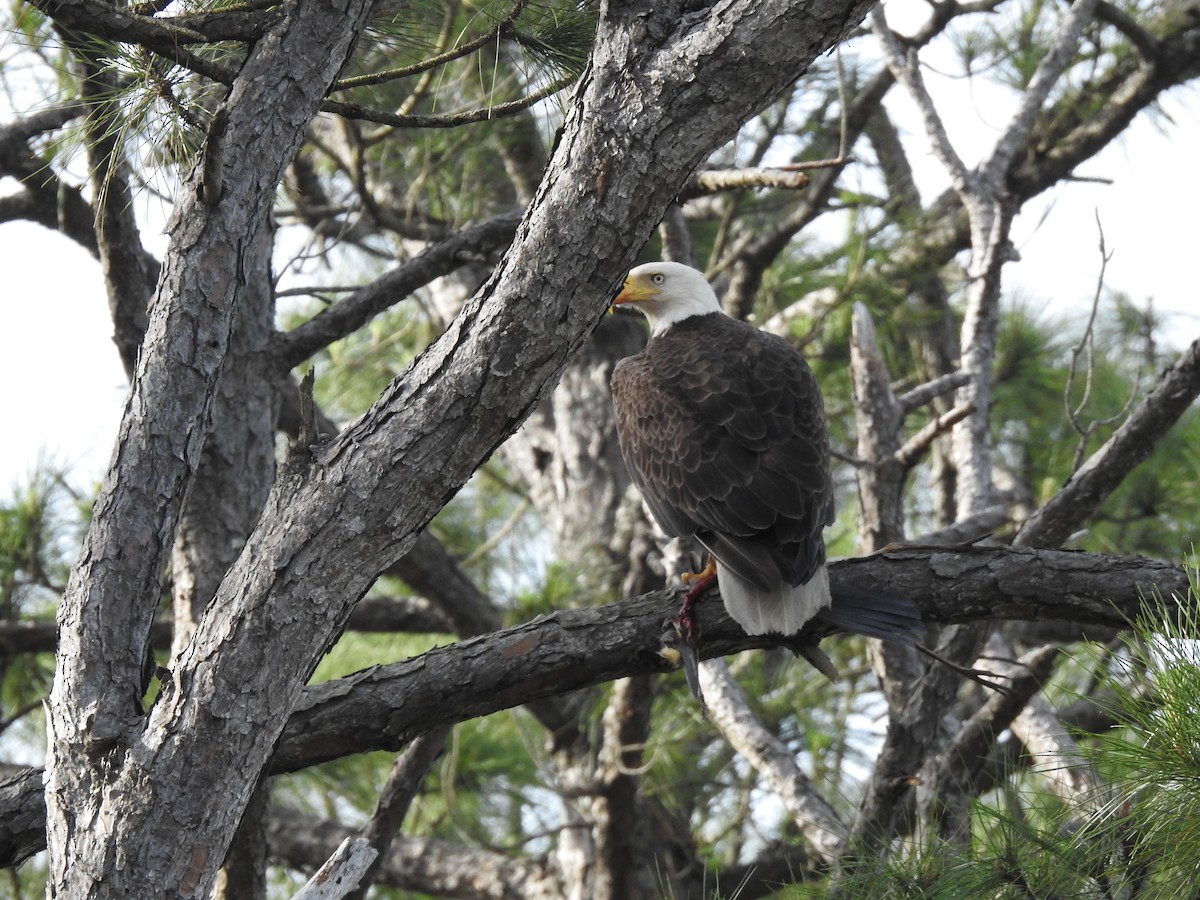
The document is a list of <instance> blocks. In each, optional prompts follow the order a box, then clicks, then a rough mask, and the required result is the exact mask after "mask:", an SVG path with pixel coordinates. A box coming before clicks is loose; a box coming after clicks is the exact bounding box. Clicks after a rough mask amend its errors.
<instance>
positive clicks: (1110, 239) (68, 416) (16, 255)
mask: <svg viewBox="0 0 1200 900" xmlns="http://www.w3.org/2000/svg"><path fill="white" fill-rule="evenodd" d="M927 77H929V76H927ZM931 89H934V90H935V92H936V96H937V98H938V99H939V101H940V100H942V99H943V98H945V99H948V100H949V101H950V102H952V103H953V104H954V108H955V109H956V115H955V116H954V117H953V119H952V120H951V121H949V122H948V127H949V130H950V134H951V138H952V139H953V140H954V142H955V145H956V147H957V148H958V150H959V152H960V154H961V155H962V156H963V157H964V159H965V160H966V161H967V162H968V164H972V163H974V162H976V161H977V159H978V156H979V154H980V153H982V152H984V151H985V150H986V149H987V148H988V147H989V146H990V145H991V143H992V142H993V141H994V140H995V137H996V134H997V131H998V128H999V127H1001V126H1002V125H1003V123H1004V117H1005V113H1007V111H1008V109H1009V108H1010V107H1009V106H1008V105H1007V104H1006V103H1005V102H1003V101H998V100H997V98H995V97H988V98H981V97H979V96H978V95H977V93H976V92H977V91H978V90H981V87H980V85H979V83H970V82H963V81H961V80H959V81H954V80H950V79H931ZM893 94H894V95H895V96H893V97H892V98H890V99H889V103H891V104H893V109H895V110H896V111H897V113H899V114H900V116H899V117H900V120H901V121H902V122H907V123H909V124H908V125H907V126H904V127H906V128H907V131H906V135H905V138H906V142H907V143H908V146H909V152H910V155H911V158H912V161H913V164H914V166H915V167H916V168H917V170H918V177H919V179H920V182H921V186H922V190H923V192H926V193H927V195H928V194H929V193H932V192H934V191H938V190H940V189H941V187H942V185H944V184H945V179H944V176H942V173H941V167H940V164H938V163H937V161H936V160H935V159H934V158H933V157H932V155H931V154H930V153H929V152H928V148H927V145H926V143H925V141H924V138H923V136H922V135H921V132H920V128H919V126H918V125H917V124H916V119H915V117H913V116H912V115H911V114H906V113H904V112H903V107H904V105H905V103H906V101H905V100H904V99H903V98H902V97H901V96H899V91H898V90H896V91H893ZM1196 100H1197V92H1196V91H1195V90H1190V91H1188V92H1178V91H1176V92H1174V93H1173V94H1171V95H1168V98H1167V102H1166V103H1165V104H1164V107H1165V110H1166V113H1167V114H1168V116H1170V118H1171V119H1172V120H1174V122H1175V123H1176V124H1175V125H1174V126H1170V125H1169V123H1166V124H1167V127H1170V128H1171V132H1170V134H1169V135H1164V134H1163V133H1162V131H1160V130H1159V129H1158V128H1157V127H1156V126H1154V125H1153V124H1151V123H1150V122H1148V121H1147V120H1146V119H1145V117H1142V118H1140V119H1139V120H1138V121H1137V122H1136V123H1135V125H1134V126H1133V127H1132V128H1131V129H1130V130H1129V131H1128V132H1127V134H1126V135H1125V136H1123V137H1122V138H1121V139H1120V140H1119V141H1118V142H1117V143H1116V144H1115V145H1114V146H1111V147H1109V148H1107V149H1106V150H1105V151H1104V152H1103V153H1102V154H1100V155H1099V156H1098V157H1097V158H1095V159H1093V160H1092V161H1090V162H1088V163H1087V164H1085V165H1084V166H1083V167H1081V169H1080V171H1079V172H1078V173H1077V174H1079V175H1080V176H1085V177H1088V178H1102V179H1108V180H1110V181H1111V182H1112V183H1111V184H1099V183H1090V182H1075V183H1068V184H1064V185H1060V186H1059V187H1057V188H1055V189H1054V190H1052V191H1051V192H1048V193H1047V194H1046V195H1044V196H1043V197H1042V198H1038V200H1036V201H1034V202H1032V203H1030V204H1028V205H1027V206H1026V208H1025V211H1024V212H1023V213H1022V215H1021V217H1020V218H1019V219H1018V221H1017V223H1016V226H1015V231H1014V237H1015V243H1016V244H1017V247H1018V249H1019V251H1020V253H1021V257H1022V258H1021V260H1020V262H1018V263H1013V264H1010V265H1009V266H1008V267H1006V269H1005V276H1006V291H1008V292H1010V293H1011V292H1014V291H1020V292H1021V293H1022V294H1023V295H1025V296H1027V297H1032V298H1041V299H1044V300H1045V301H1046V302H1047V304H1048V306H1049V308H1051V309H1053V310H1055V311H1063V310H1078V315H1079V317H1080V319H1081V320H1082V318H1083V317H1086V310H1087V304H1088V303H1090V300H1091V296H1092V292H1093V291H1094V289H1095V279H1096V275H1097V272H1098V268H1099V254H1098V251H1097V233H1096V224H1095V217H1096V215H1097V213H1098V214H1099V216H1100V218H1101V221H1102V222H1103V226H1104V231H1105V237H1106V241H1107V244H1108V247H1109V249H1110V251H1112V253H1113V257H1112V260H1111V262H1110V263H1109V266H1108V271H1107V275H1106V284H1107V285H1108V286H1109V287H1110V288H1113V289H1116V290H1121V291H1124V292H1126V293H1128V294H1129V295H1131V296H1132V297H1133V299H1134V300H1135V301H1136V302H1138V303H1139V304H1144V303H1145V302H1146V301H1147V300H1148V299H1150V298H1153V302H1154V305H1155V307H1156V308H1157V309H1158V310H1160V311H1161V312H1170V313H1172V317H1171V319H1170V321H1171V322H1172V329H1171V331H1170V332H1169V334H1168V335H1167V337H1168V339H1169V341H1170V342H1171V343H1173V344H1174V345H1176V346H1178V347H1182V346H1184V345H1185V344H1187V343H1189V342H1190V341H1191V340H1193V339H1194V338H1195V336H1196V335H1197V333H1200V297H1198V296H1197V293H1198V291H1197V287H1196V285H1197V279H1196V275H1195V269H1194V263H1195V260H1194V259H1193V256H1192V255H1193V254H1200V234H1198V227H1197V224H1196V222H1197V219H1196V215H1195V211H1196V210H1197V209H1200V170H1198V168H1197V165H1196V159H1197V158H1198V155H1197V154H1198V150H1200V111H1198V110H1200V104H1197V102H1196ZM11 189H12V187H11V184H9V185H3V184H0V191H8V190H11ZM1043 216H1044V219H1043ZM154 237H156V238H159V236H158V235H155V236H154ZM155 243H156V244H158V243H159V241H157V240H156V241H155ZM155 250H156V252H157V251H158V250H159V247H157V246H156V248H155ZM0 272H3V273H4V274H3V279H2V281H0V284H2V285H3V287H2V288H0V384H2V385H3V386H4V387H3V391H2V392H0V422H3V427H4V435H5V436H4V440H2V441H0V495H7V493H8V492H9V490H10V488H11V487H12V486H13V485H14V484H15V483H16V482H18V481H19V480H22V479H23V478H24V477H25V476H26V475H27V474H28V473H29V472H30V471H31V469H32V468H33V467H34V465H35V464H36V462H37V460H38V458H39V455H42V454H45V455H47V456H48V457H49V458H51V459H53V460H55V461H57V462H59V463H61V464H63V465H65V466H67V467H70V468H71V469H72V470H73V471H74V473H75V476H74V478H73V481H74V483H76V484H77V485H79V486H81V487H82V486H85V485H86V484H87V482H88V481H89V480H99V478H100V477H101V476H102V475H103V472H104V470H105V468H106V466H107V463H108V460H109V456H110V453H111V450H112V443H113V440H114V438H115V435H116V429H117V423H118V421H119V419H120V414H121V409H122V406H123V403H124V397H125V391H126V384H125V377H124V372H123V370H122V368H121V365H120V363H119V361H118V359H117V353H116V349H115V347H114V345H113V343H112V341H111V337H110V336H111V333H112V326H111V322H110V320H109V316H108V309H107V303H106V300H105V295H104V289H103V285H102V282H101V278H100V270H99V265H98V264H97V263H96V262H95V261H94V260H93V259H92V258H91V257H90V256H89V255H88V254H87V253H86V252H84V251H83V250H82V249H80V248H78V247H77V246H76V245H75V244H73V243H72V242H71V241H69V240H67V239H66V238H64V237H62V236H60V235H57V234H55V233H52V232H49V231H47V230H45V229H42V228H40V227H38V226H33V225H25V224H5V225H0ZM1081 327H1082V326H1081Z"/></svg>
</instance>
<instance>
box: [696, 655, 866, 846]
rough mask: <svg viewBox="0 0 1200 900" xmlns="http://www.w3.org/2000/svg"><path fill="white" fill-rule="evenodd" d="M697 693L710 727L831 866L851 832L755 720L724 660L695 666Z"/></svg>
mask: <svg viewBox="0 0 1200 900" xmlns="http://www.w3.org/2000/svg"><path fill="white" fill-rule="evenodd" d="M700 690H701V694H702V696H703V697H704V699H705V702H706V704H707V706H708V714H709V718H710V719H711V721H712V723H713V724H714V725H715V726H716V727H717V729H718V730H720V732H721V734H723V735H724V736H725V739H726V740H727V741H728V742H729V744H730V746H732V747H733V748H734V749H735V750H736V751H737V752H738V753H740V754H741V755H742V756H743V757H745V759H746V760H747V761H748V762H749V763H750V765H752V766H753V767H754V768H755V769H756V770H757V771H758V773H759V775H760V776H761V777H762V779H763V781H765V782H766V784H767V785H768V786H769V787H770V788H771V790H772V791H774V793H775V794H776V795H778V796H779V797H780V799H781V800H782V801H783V805H784V808H785V809H786V810H787V812H788V814H789V815H790V816H791V817H792V821H793V822H795V823H796V827H797V828H799V829H800V833H801V834H802V835H803V836H804V840H805V843H806V844H807V846H808V847H809V848H810V850H811V852H812V854H813V856H815V857H816V858H817V859H818V860H820V861H821V862H822V863H824V864H825V865H832V864H834V863H835V862H836V860H837V859H838V857H839V856H841V854H842V851H843V847H844V845H845V842H846V839H847V838H848V837H849V834H850V829H849V828H848V827H847V826H846V823H845V822H843V821H842V820H841V817H840V816H838V814H837V812H836V811H835V810H834V809H833V807H832V806H831V805H830V804H829V801H827V800H826V799H825V798H824V797H822V796H821V794H820V792H819V791H818V790H817V789H816V787H815V786H814V785H813V783H812V781H810V780H809V778H808V776H807V775H805V774H804V772H803V771H802V770H801V768H800V766H799V765H797V763H796V760H795V757H794V756H793V755H792V753H791V752H790V751H789V750H788V749H787V747H785V746H784V744H783V742H782V741H781V740H779V738H778V737H776V736H775V735H774V734H772V733H771V732H770V731H769V730H767V729H766V728H765V727H764V726H763V724H762V723H761V722H760V721H758V719H757V718H755V716H754V714H753V713H752V712H751V711H750V705H749V703H748V702H747V700H746V695H745V694H744V693H743V692H742V689H741V687H739V686H738V683H737V682H736V681H735V680H734V678H733V676H732V675H731V674H730V672H729V667H728V665H726V663H725V661H724V660H723V659H710V660H707V661H705V662H703V663H701V664H700Z"/></svg>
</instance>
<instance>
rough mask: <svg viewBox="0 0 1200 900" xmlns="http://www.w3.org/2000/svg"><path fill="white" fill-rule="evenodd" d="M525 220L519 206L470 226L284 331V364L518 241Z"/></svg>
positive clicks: (303, 357) (281, 344)
mask: <svg viewBox="0 0 1200 900" xmlns="http://www.w3.org/2000/svg"><path fill="white" fill-rule="evenodd" d="M520 220H521V212H520V211H514V212H508V213H502V214H500V215H498V216H493V217H492V218H490V219H487V220H486V221H483V222H480V223H478V224H476V225H472V226H471V227H469V228H465V229H463V230H462V231H460V232H459V233H458V234H454V235H451V236H450V237H448V238H446V239H445V240H442V241H439V242H438V243H436V244H431V245H430V246H429V247H427V248H426V249H425V250H423V251H421V253H419V254H418V255H417V256H415V257H413V258H412V259H410V260H408V261H406V262H403V263H401V264H400V265H398V266H397V267H396V268H394V269H392V270H391V271H390V272H388V273H386V274H384V275H381V276H380V277H379V278H376V279H375V280H374V281H372V282H371V283H370V284H368V285H366V286H365V287H361V288H359V289H358V290H356V291H355V292H354V293H353V294H351V295H350V296H349V297H346V298H344V299H342V300H340V301H338V302H337V303H335V304H334V305H333V306H331V307H329V308H328V309H325V310H322V311H321V312H319V313H317V314H316V315H315V316H313V317H312V318H311V319H309V320H308V321H307V322H305V323H304V324H303V325H298V326H297V327H296V328H293V329H292V330H291V331H290V332H288V333H287V334H285V335H283V336H281V338H280V341H279V349H278V351H277V353H278V356H279V365H280V368H282V369H291V368H293V367H295V366H298V365H300V364H301V363H302V362H304V361H305V360H306V359H308V358H309V357H310V356H312V355H313V354H314V353H316V352H317V351H318V350H322V349H324V348H325V347H328V346H329V345H330V344H332V343H333V342H334V341H336V340H339V339H341V338H344V337H346V336H347V335H349V334H351V333H353V332H354V331H357V330H358V329H359V328H361V327H362V326H363V325H365V324H366V323H367V322H369V321H370V320H371V319H372V318H373V317H375V316H377V315H378V314H379V313H381V312H383V311H384V310H386V309H390V308H391V307H392V306H395V305H396V304H397V303H399V302H400V301H401V300H403V299H404V298H405V297H407V296H408V295H409V294H411V293H412V292H413V291H415V290H416V289H417V288H420V287H423V286H424V285H427V284H429V282H431V281H433V280H434V279H435V278H441V277H442V276H444V275H448V274H449V273H451V272H453V271H454V270H455V269H456V268H458V267H459V266H460V265H462V262H463V257H464V256H465V257H476V256H484V255H488V254H491V253H495V252H497V251H499V250H502V249H503V248H504V247H505V246H507V244H508V243H509V241H511V240H512V237H513V234H515V233H516V230H517V223H518V222H520Z"/></svg>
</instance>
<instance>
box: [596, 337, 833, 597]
mask: <svg viewBox="0 0 1200 900" xmlns="http://www.w3.org/2000/svg"><path fill="white" fill-rule="evenodd" d="M613 399H614V404H615V409H616V414H617V433H618V436H619V438H620V442H621V452H622V455H623V457H624V459H625V463H626V466H627V467H628V469H629V472H630V476H631V477H632V479H633V481H634V483H635V484H636V485H637V487H638V489H639V490H640V491H641V492H642V496H643V497H644V498H645V499H646V502H647V504H648V505H649V507H650V510H651V512H652V513H653V515H654V517H655V519H657V520H658V523H659V525H660V526H661V527H662V528H663V530H664V531H666V532H668V533H669V534H672V535H677V536H684V535H693V534H694V535H695V536H696V537H697V538H698V539H699V540H700V541H701V543H703V544H704V545H705V546H706V547H708V548H709V549H710V550H711V551H712V552H713V554H714V555H716V556H717V558H718V559H720V560H721V561H722V562H723V563H724V564H725V565H726V566H728V567H729V568H730V569H732V570H733V571H734V572H736V573H737V574H738V575H739V576H741V577H742V578H744V579H746V580H747V581H749V582H751V583H752V584H756V585H757V586H759V587H761V588H762V589H764V590H771V589H774V587H775V586H777V585H778V584H779V583H780V582H785V583H787V584H792V585H794V584H803V583H805V582H807V581H808V580H809V578H811V577H812V575H813V573H814V571H815V570H816V569H817V567H819V566H820V565H821V564H822V563H823V562H824V561H825V544H824V540H823V538H822V530H823V529H824V527H825V526H826V525H828V524H830V523H831V522H832V521H833V484H832V481H831V478H830V474H829V438H828V434H827V429H826V423H825V411H824V407H823V404H822V402H821V393H820V390H819V388H818V386H817V383H816V379H815V378H814V377H813V374H812V372H811V370H810V369H809V368H808V364H807V363H806V362H805V361H804V358H803V356H801V354H800V353H799V352H798V351H797V350H796V349H795V348H793V347H792V346H791V345H790V344H788V343H787V342H786V341H784V340H783V339H781V338H778V337H775V336H774V335H770V334H767V333H765V332H762V331H759V330H758V329H757V328H754V327H753V326H751V325H747V324H746V323H744V322H740V321H738V320H736V319H731V318H729V317H727V316H724V315H720V314H713V315H707V316H693V317H691V318H688V319H685V320H683V321H682V322H679V323H677V324H676V325H674V326H673V327H672V328H670V329H669V330H668V331H667V332H666V333H664V334H662V335H660V336H658V337H655V338H652V339H651V341H650V343H649V344H648V345H647V347H646V349H645V350H644V351H642V353H640V354H638V355H637V356H633V357H630V358H629V359H626V360H623V361H622V362H621V363H620V364H618V366H617V367H616V369H615V370H614V372H613Z"/></svg>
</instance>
